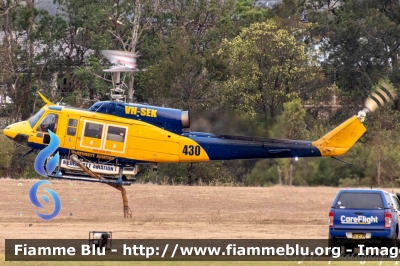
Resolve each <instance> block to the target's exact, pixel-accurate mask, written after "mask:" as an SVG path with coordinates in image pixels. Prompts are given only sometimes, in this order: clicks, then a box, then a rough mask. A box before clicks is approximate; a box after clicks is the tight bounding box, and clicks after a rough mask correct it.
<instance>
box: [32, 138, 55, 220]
mask: <svg viewBox="0 0 400 266" xmlns="http://www.w3.org/2000/svg"><path fill="white" fill-rule="evenodd" d="M48 132H49V135H50V143H49V145H48V146H47V147H46V148H44V149H43V150H42V151H40V152H39V154H38V155H37V157H36V159H35V171H36V172H37V173H38V174H40V175H41V176H43V177H47V175H48V174H51V173H52V172H53V171H54V169H55V168H56V167H57V164H58V161H59V158H60V155H59V153H58V152H57V154H56V155H55V156H54V157H52V158H50V159H49V160H48V161H47V163H46V159H47V157H49V156H50V155H52V154H53V153H54V152H55V151H56V150H57V148H58V147H59V146H60V139H59V138H58V137H57V135H55V134H54V133H53V132H51V131H50V130H49V131H48ZM45 163H46V169H45V168H44V164H45ZM44 184H49V185H51V183H50V181H48V180H41V181H39V182H37V183H35V184H34V185H33V186H32V187H31V189H30V190H29V198H30V200H31V202H32V204H33V205H35V206H36V207H38V208H41V209H43V208H44V206H43V205H42V204H41V203H40V202H39V199H38V197H37V192H38V189H39V187H40V186H41V185H44ZM45 190H46V191H47V192H48V193H49V194H50V195H51V197H52V198H53V201H54V211H53V212H52V213H51V214H43V213H40V212H36V214H37V215H38V216H39V217H40V218H42V219H43V220H51V219H53V218H54V217H56V216H57V215H58V214H59V213H60V211H61V200H60V197H59V196H58V194H57V193H56V192H54V191H53V190H51V189H48V188H45ZM42 199H43V200H44V202H45V203H50V200H49V198H48V197H47V196H46V195H42Z"/></svg>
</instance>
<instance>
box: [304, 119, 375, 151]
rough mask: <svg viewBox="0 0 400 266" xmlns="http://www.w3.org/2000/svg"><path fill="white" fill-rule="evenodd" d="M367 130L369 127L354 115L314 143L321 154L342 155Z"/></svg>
mask: <svg viewBox="0 0 400 266" xmlns="http://www.w3.org/2000/svg"><path fill="white" fill-rule="evenodd" d="M365 131H367V129H366V128H365V127H364V125H363V124H362V123H361V122H360V120H359V119H358V118H357V116H353V117H351V118H349V119H348V120H347V121H345V122H344V123H342V124H341V125H340V126H338V127H336V128H335V129H333V130H332V131H331V132H329V133H328V134H326V135H325V136H323V137H322V138H320V139H319V140H317V141H314V142H312V145H313V146H314V147H317V148H318V149H319V150H320V152H321V156H340V155H343V154H345V153H346V152H347V151H348V150H349V149H350V148H351V147H352V146H353V145H354V144H355V143H356V142H357V140H358V139H359V138H360V137H361V136H362V135H363V134H364V133H365Z"/></svg>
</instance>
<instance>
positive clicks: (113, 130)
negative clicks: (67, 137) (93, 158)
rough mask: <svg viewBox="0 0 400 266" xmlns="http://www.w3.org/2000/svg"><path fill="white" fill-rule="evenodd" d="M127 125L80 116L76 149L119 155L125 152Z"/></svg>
mask: <svg viewBox="0 0 400 266" xmlns="http://www.w3.org/2000/svg"><path fill="white" fill-rule="evenodd" d="M127 134H128V125H124V124H120V123H116V122H110V121H104V120H98V119H90V118H82V119H81V121H80V126H79V136H80V139H79V140H78V141H77V149H79V150H82V151H87V152H94V153H101V154H104V155H114V156H121V155H123V153H125V148H126V143H127V139H126V136H127Z"/></svg>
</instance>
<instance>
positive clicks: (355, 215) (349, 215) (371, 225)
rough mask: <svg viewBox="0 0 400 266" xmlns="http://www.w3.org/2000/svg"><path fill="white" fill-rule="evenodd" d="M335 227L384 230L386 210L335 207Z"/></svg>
mask: <svg viewBox="0 0 400 266" xmlns="http://www.w3.org/2000/svg"><path fill="white" fill-rule="evenodd" d="M334 213H335V214H334V219H333V224H334V228H335V229H338V230H343V229H348V230H351V229H354V230H379V229H380V230H383V229H385V210H384V209H380V210H362V209H341V208H335V209H334Z"/></svg>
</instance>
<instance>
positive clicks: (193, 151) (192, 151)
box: [182, 145, 200, 156]
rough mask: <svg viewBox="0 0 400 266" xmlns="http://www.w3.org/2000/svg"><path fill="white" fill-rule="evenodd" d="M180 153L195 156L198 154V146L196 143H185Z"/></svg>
mask: <svg viewBox="0 0 400 266" xmlns="http://www.w3.org/2000/svg"><path fill="white" fill-rule="evenodd" d="M182 153H183V154H185V155H196V156H199V155H200V146H198V145H196V146H193V145H185V146H184V147H183V151H182Z"/></svg>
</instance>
